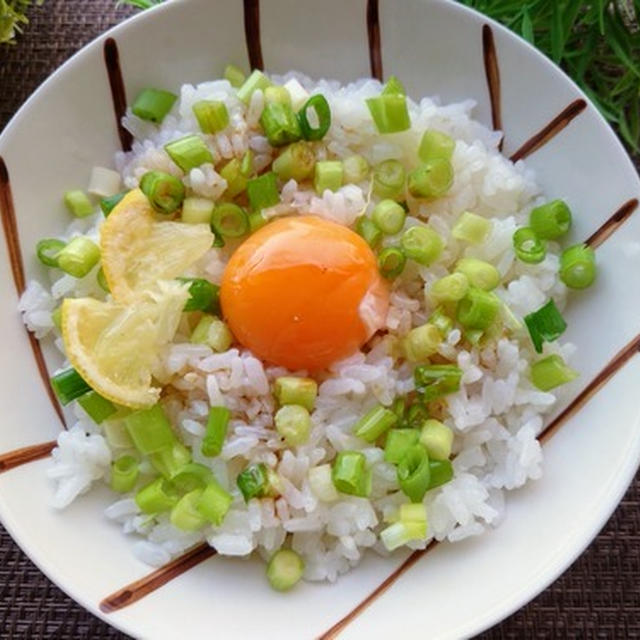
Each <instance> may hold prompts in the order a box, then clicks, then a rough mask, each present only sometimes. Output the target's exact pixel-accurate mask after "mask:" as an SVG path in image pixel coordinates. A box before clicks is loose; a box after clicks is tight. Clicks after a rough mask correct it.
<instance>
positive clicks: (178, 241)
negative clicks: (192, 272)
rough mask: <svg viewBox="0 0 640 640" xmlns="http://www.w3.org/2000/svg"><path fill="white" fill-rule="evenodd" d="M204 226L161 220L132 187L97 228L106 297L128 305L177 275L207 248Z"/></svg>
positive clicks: (207, 232)
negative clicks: (106, 286) (106, 285)
mask: <svg viewBox="0 0 640 640" xmlns="http://www.w3.org/2000/svg"><path fill="white" fill-rule="evenodd" d="M213 240H214V235H213V233H212V232H211V228H210V227H209V225H207V224H183V223H180V222H161V221H158V220H156V216H155V213H154V211H153V209H152V207H151V205H150V204H149V200H148V199H147V197H146V196H145V195H144V194H143V193H142V191H140V189H134V190H133V191H131V192H130V193H128V194H127V195H126V196H125V197H124V198H123V199H122V200H121V201H120V202H119V203H118V204H117V205H116V206H115V207H114V209H113V211H112V212H111V213H110V214H109V217H108V218H107V219H106V221H105V222H104V224H103V225H102V228H101V230H100V252H101V256H102V269H103V271H104V275H105V278H106V280H107V284H108V285H109V289H110V291H111V295H112V296H113V299H114V300H115V301H116V302H120V303H124V304H127V303H132V302H133V301H134V300H136V298H137V296H138V295H140V294H141V293H142V292H144V291H147V290H149V289H152V288H154V287H155V286H156V283H157V282H158V281H159V280H170V279H172V278H176V277H178V276H180V275H182V274H183V273H184V272H185V270H186V269H187V268H188V267H189V266H190V265H192V264H193V263H194V262H195V261H196V260H198V259H199V258H201V257H202V256H203V255H204V254H205V253H206V252H207V251H208V250H209V249H210V248H211V246H212V244H213Z"/></svg>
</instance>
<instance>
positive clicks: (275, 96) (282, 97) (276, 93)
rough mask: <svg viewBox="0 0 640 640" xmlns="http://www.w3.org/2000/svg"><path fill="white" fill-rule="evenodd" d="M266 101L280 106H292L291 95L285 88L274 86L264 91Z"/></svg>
mask: <svg viewBox="0 0 640 640" xmlns="http://www.w3.org/2000/svg"><path fill="white" fill-rule="evenodd" d="M264 101H265V102H267V103H269V102H279V103H280V104H286V105H288V106H291V94H290V93H289V92H288V91H287V89H285V87H278V86H276V85H273V86H271V87H267V88H266V89H265V90H264Z"/></svg>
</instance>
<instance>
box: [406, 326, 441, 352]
mask: <svg viewBox="0 0 640 640" xmlns="http://www.w3.org/2000/svg"><path fill="white" fill-rule="evenodd" d="M441 343H442V334H441V333H440V331H439V329H438V328H437V327H436V326H435V325H433V324H430V323H428V322H427V323H426V324H423V325H422V326H420V327H415V329H411V331H409V333H408V334H407V335H406V337H405V339H404V341H403V346H404V352H405V355H406V357H407V360H409V361H410V362H422V361H424V360H426V359H427V358H429V357H430V356H432V355H433V354H434V353H436V352H437V351H438V347H439V346H440V344H441Z"/></svg>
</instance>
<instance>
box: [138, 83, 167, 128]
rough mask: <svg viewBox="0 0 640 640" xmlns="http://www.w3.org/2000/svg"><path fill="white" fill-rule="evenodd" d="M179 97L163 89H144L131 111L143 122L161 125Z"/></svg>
mask: <svg viewBox="0 0 640 640" xmlns="http://www.w3.org/2000/svg"><path fill="white" fill-rule="evenodd" d="M177 99H178V96H177V95H175V94H174V93H171V92H170V91H164V90H162V89H144V91H142V92H140V93H139V94H138V97H137V98H136V99H135V101H134V103H133V106H132V107H131V111H132V112H133V115H135V116H138V118H141V119H142V120H148V121H149V122H154V123H155V124H160V123H161V122H162V121H163V120H164V118H165V116H166V115H167V114H168V113H169V111H171V109H172V107H173V105H174V104H175V102H176V100H177Z"/></svg>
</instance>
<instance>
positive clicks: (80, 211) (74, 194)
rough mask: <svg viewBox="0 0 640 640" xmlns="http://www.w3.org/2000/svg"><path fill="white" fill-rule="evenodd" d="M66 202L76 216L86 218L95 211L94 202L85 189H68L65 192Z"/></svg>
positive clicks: (70, 211)
mask: <svg viewBox="0 0 640 640" xmlns="http://www.w3.org/2000/svg"><path fill="white" fill-rule="evenodd" d="M64 203H65V205H66V207H67V209H68V210H69V213H72V214H73V215H74V216H75V217H76V218H86V217H87V216H90V215H91V214H92V213H93V204H91V200H89V196H88V195H87V194H86V193H85V192H84V191H79V190H76V191H67V192H66V193H65V194H64Z"/></svg>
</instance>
